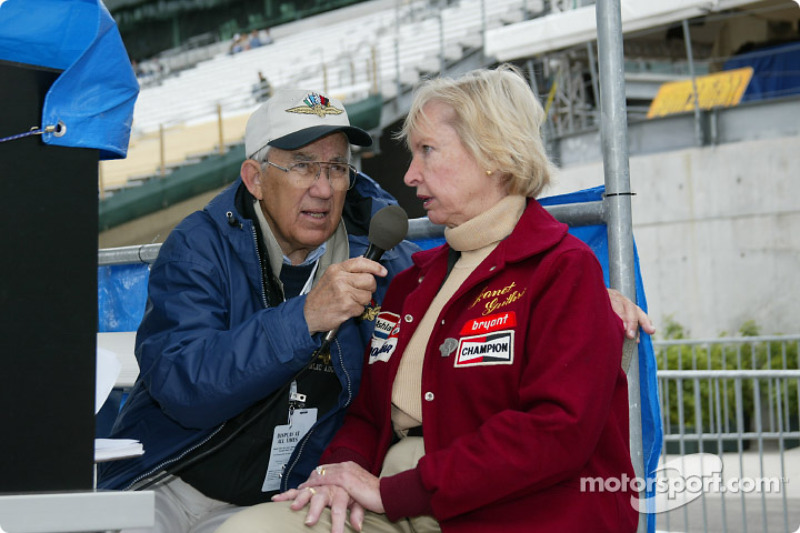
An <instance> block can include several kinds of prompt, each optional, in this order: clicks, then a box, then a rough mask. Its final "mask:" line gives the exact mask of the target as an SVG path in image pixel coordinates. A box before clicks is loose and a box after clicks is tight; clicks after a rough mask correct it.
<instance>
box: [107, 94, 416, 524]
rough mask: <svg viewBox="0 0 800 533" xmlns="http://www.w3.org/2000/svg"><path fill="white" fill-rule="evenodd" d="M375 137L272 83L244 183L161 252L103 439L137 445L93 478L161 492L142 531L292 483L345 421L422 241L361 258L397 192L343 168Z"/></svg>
mask: <svg viewBox="0 0 800 533" xmlns="http://www.w3.org/2000/svg"><path fill="white" fill-rule="evenodd" d="M371 142H372V141H371V138H370V136H369V134H367V132H365V131H363V130H361V129H359V128H356V127H353V126H351V125H350V123H349V121H348V117H347V113H346V111H345V109H344V107H343V106H342V104H341V103H340V102H338V101H336V100H334V99H332V98H328V97H326V96H324V95H322V94H320V93H317V92H310V91H283V92H279V93H277V94H276V95H275V96H274V97H273V98H271V99H270V100H269V101H268V102H266V103H265V104H263V105H262V106H261V107H259V108H258V109H257V110H256V111H255V112H254V113H253V115H252V116H251V117H250V119H249V121H248V123H247V128H246V134H245V149H246V153H247V159H246V160H245V161H244V162H243V163H242V166H241V177H240V179H239V180H237V181H236V182H235V183H233V184H232V185H231V186H230V187H228V188H227V189H226V190H224V191H223V192H222V193H220V194H219V195H218V196H217V197H216V198H214V199H213V200H212V201H211V202H210V203H209V204H208V205H207V206H206V207H205V208H204V209H203V210H202V211H198V212H196V213H193V214H191V215H189V216H188V217H187V218H186V219H185V220H184V221H183V222H182V223H181V224H180V225H179V226H178V227H177V228H176V229H175V230H174V231H173V232H172V233H171V234H170V236H169V238H168V239H167V240H166V242H165V243H164V245H163V247H162V248H161V251H160V253H159V255H158V259H157V260H156V262H155V263H154V264H153V268H152V271H151V273H150V282H149V283H150V284H149V294H148V301H147V307H146V309H145V315H144V318H143V320H142V323H141V325H140V327H139V331H138V333H137V337H136V357H137V359H138V361H139V367H140V375H139V379H138V380H137V382H136V384H135V386H134V388H133V390H132V392H131V394H130V397H129V399H128V400H127V402H126V403H125V405H124V407H123V409H122V412H121V413H120V416H119V418H118V420H117V422H116V424H115V426H114V430H113V435H112V436H113V437H130V438H137V439H140V440H141V441H142V442H143V444H144V448H145V454H144V455H143V456H142V457H139V458H136V459H128V460H122V461H116V462H112V463H106V464H104V465H103V467H102V468H101V471H100V483H99V485H100V486H101V487H102V488H113V489H132V490H135V489H141V488H143V487H151V488H154V489H155V491H156V525H155V528H154V529H151V530H148V531H158V532H169V533H176V532H183V531H186V532H188V531H192V532H203V531H213V530H214V529H215V527H216V526H217V525H219V524H220V523H221V521H222V520H223V519H224V518H225V517H226V516H227V515H228V514H230V513H231V512H233V511H234V510H235V509H236V506H242V505H250V504H254V503H257V502H261V501H268V500H269V498H270V496H272V495H273V494H275V493H277V492H279V491H282V490H286V489H288V488H290V487H293V486H296V485H297V484H298V483H299V482H301V481H303V480H304V479H306V477H308V475H309V473H310V471H311V470H312V469H313V467H314V466H316V464H317V460H318V459H319V456H320V454H321V452H322V450H323V449H324V448H325V446H326V445H327V443H328V442H329V441H330V439H331V437H332V436H333V433H334V432H335V431H336V429H337V428H338V427H339V426H340V424H341V421H342V417H343V415H344V410H345V407H347V406H348V405H349V404H350V403H351V402H352V400H353V398H354V396H355V394H356V393H357V391H358V386H359V380H360V376H361V364H362V355H363V353H364V348H365V345H366V344H365V343H366V341H367V339H368V338H369V336H370V335H371V329H372V325H373V321H374V317H375V315H376V310H377V309H378V308H379V306H380V301H381V299H382V297H383V294H384V292H385V290H386V287H387V286H388V281H389V279H390V278H391V276H392V275H393V274H395V273H397V272H399V271H400V270H402V269H404V268H406V267H407V266H409V265H410V255H411V253H412V252H414V251H415V250H416V249H417V248H416V247H415V246H414V245H412V244H411V243H408V242H403V243H401V244H400V245H398V246H397V247H395V248H394V249H393V250H390V251H389V252H387V253H386V254H384V256H383V260H382V263H383V264H379V263H377V262H374V261H370V260H368V259H365V258H363V257H360V256H361V255H363V253H364V250H365V249H366V247H367V244H368V242H367V237H366V235H367V231H368V227H369V220H370V217H371V215H372V214H373V213H374V212H376V211H377V210H379V209H380V208H381V207H384V206H385V205H388V204H390V203H395V201H394V199H393V198H392V197H391V196H390V195H388V194H387V193H386V192H384V191H383V190H382V189H381V188H380V187H379V186H378V185H377V184H376V183H374V182H373V181H372V180H370V179H369V178H367V177H365V176H363V175H361V176H358V175H357V173H356V170H355V169H354V168H353V167H352V166H350V155H351V154H350V144H355V145H360V146H368V145H370V144H371ZM343 212H344V216H343ZM335 328H338V332H337V335H336V337H335V340H334V342H332V343H331V345H330V350H325V353H318V352H319V351H320V350H319V348H320V344H321V338H322V337H323V334H324V333H325V332H328V331H330V330H333V329H335Z"/></svg>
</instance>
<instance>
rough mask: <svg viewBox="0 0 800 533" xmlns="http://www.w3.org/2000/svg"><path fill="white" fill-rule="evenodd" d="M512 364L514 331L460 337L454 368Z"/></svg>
mask: <svg viewBox="0 0 800 533" xmlns="http://www.w3.org/2000/svg"><path fill="white" fill-rule="evenodd" d="M513 362H514V331H513V330H507V331H497V332H495V333H489V334H487V335H472V336H469V337H462V338H461V339H460V341H459V343H458V351H457V352H456V360H455V364H454V366H455V367H456V368H458V367H467V366H479V365H510V364H512V363H513Z"/></svg>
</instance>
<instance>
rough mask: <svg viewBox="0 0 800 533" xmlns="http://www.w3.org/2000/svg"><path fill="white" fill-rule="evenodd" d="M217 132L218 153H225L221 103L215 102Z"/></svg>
mask: <svg viewBox="0 0 800 533" xmlns="http://www.w3.org/2000/svg"><path fill="white" fill-rule="evenodd" d="M217 134H218V135H219V153H220V155H222V154H224V153H225V132H224V129H223V127H222V104H221V103H219V102H217Z"/></svg>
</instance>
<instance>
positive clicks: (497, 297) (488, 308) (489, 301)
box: [469, 281, 528, 316]
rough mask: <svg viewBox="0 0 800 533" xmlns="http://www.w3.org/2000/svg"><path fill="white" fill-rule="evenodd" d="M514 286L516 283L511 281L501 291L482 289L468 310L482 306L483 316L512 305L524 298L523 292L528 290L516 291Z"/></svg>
mask: <svg viewBox="0 0 800 533" xmlns="http://www.w3.org/2000/svg"><path fill="white" fill-rule="evenodd" d="M516 286H517V283H516V282H514V281H512V282H511V283H510V284H508V285H506V286H505V287H503V288H502V289H489V287H488V286H487V287H484V288H483V289H482V290H481V293H480V294H479V295H478V297H477V298H475V301H474V302H472V305H470V306H469V309H472V308H473V307H475V306H476V305H482V306H483V313H481V314H483V315H484V316H485V315H488V314H489V313H494V312H495V311H497V310H498V309H500V308H501V307H505V306H507V305H510V304H513V303H514V302H516V301H517V300H519V299H520V298H522V297H523V296H525V292H526V291H527V290H528V289H522V290H521V291H518V290H516V288H515V287H516Z"/></svg>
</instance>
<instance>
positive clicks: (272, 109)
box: [244, 90, 372, 158]
mask: <svg viewBox="0 0 800 533" xmlns="http://www.w3.org/2000/svg"><path fill="white" fill-rule="evenodd" d="M335 132H342V133H344V134H345V135H347V139H348V140H349V141H350V143H351V144H356V145H358V146H370V145H371V144H372V137H370V135H369V133H367V132H366V131H364V130H362V129H361V128H357V127H355V126H351V125H350V120H349V119H348V118H347V111H346V110H345V108H344V106H343V105H342V103H341V102H340V101H339V100H336V99H334V98H329V97H327V96H325V95H324V94H322V93H320V92H315V91H303V90H291V91H287V90H281V91H276V92H275V94H274V95H273V96H272V97H271V98H270V99H269V100H267V101H266V102H264V104H262V105H261V106H260V107H259V108H258V109H256V110H255V111H254V112H253V114H252V115H250V118H249V119H248V120H247V127H246V128H245V135H244V148H245V152H246V154H247V157H248V158H250V157H253V156H254V155H255V154H256V152H258V151H259V150H261V149H262V148H264V147H265V146H267V145H269V146H274V147H275V148H280V149H282V150H297V149H298V148H301V147H303V146H305V145H307V144H309V143H312V142H314V141H316V140H318V139H321V138H322V137H325V136H326V135H330V134H331V133H335Z"/></svg>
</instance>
